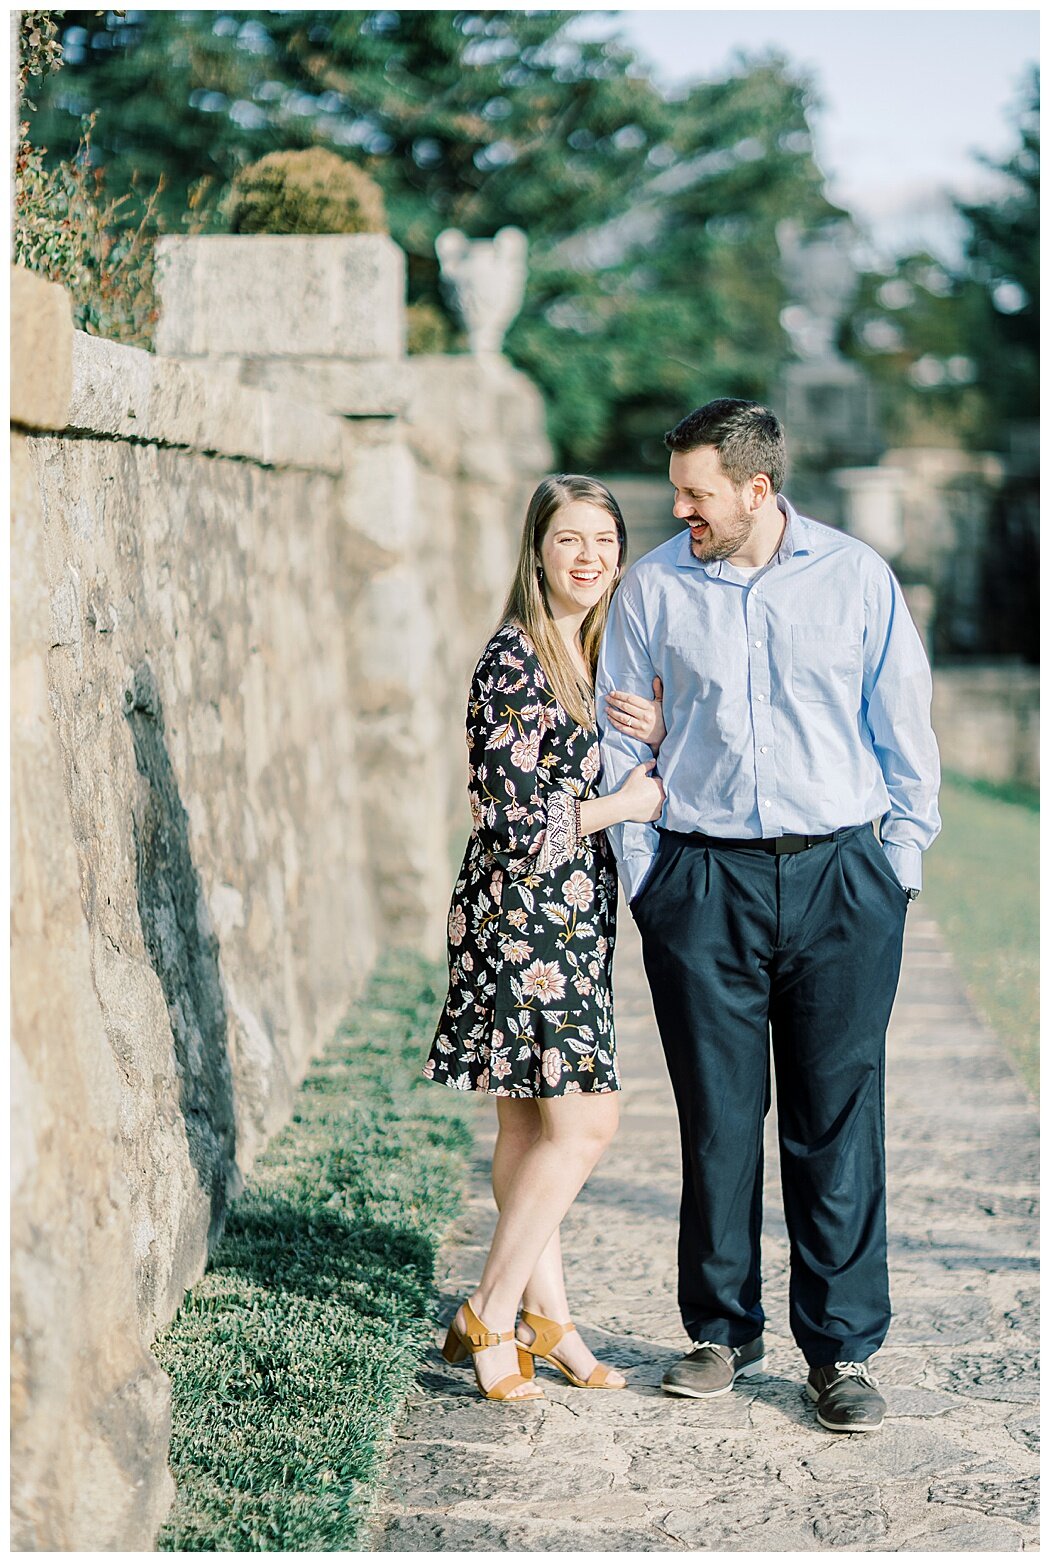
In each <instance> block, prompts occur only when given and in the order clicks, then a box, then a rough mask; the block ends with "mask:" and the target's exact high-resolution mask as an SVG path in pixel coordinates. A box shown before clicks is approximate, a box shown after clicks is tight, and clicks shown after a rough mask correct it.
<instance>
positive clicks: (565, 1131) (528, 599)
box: [424, 476, 664, 1400]
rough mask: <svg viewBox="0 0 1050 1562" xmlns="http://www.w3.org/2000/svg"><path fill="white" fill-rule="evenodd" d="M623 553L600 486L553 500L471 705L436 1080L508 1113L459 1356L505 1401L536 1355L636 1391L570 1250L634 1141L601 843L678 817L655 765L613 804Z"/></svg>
mask: <svg viewBox="0 0 1050 1562" xmlns="http://www.w3.org/2000/svg"><path fill="white" fill-rule="evenodd" d="M625 546H626V533H625V530H624V524H623V517H622V516H621V514H620V510H619V506H618V505H617V503H616V501H615V499H614V498H613V496H612V494H611V493H610V492H609V490H608V489H607V488H606V487H605V486H604V485H603V484H602V483H599V482H596V481H594V480H593V479H592V478H587V477H572V476H562V477H548V478H545V479H544V481H543V482H542V483H540V485H539V487H538V488H537V490H536V492H535V493H534V494H533V496H532V499H531V501H530V504H529V509H528V514H527V516H526V520H525V529H524V534H523V537H522V543H521V552H520V556H519V559H518V568H517V573H516V575H515V579H514V583H513V586H512V587H511V591H510V595H509V596H508V598H507V604H506V607H505V608H504V612H503V620H502V624H501V627H500V628H499V629H498V630H497V632H496V634H495V635H494V636H493V637H492V639H491V640H490V641H489V644H488V646H487V647H486V649H485V651H484V653H483V655H482V657H481V660H480V662H479V663H478V666H477V669H476V671H475V673H474V679H473V683H472V685H471V690H470V696H469V700H468V706H467V742H468V746H469V751H470V783H469V784H470V801H471V809H472V813H473V818H474V829H473V833H472V834H471V837H470V841H469V842H468V845H467V851H466V856H465V858H464V861H463V867H462V869H461V872H460V876H459V878H458V880H457V882H456V887H455V890H454V892H453V897H452V907H451V910H450V913H449V992H448V998H447V1000H446V1003H445V1007H444V1010H443V1011H442V1015H441V1019H440V1021H439V1024H438V1029H437V1034H436V1036H435V1038H434V1044H433V1047H432V1048H431V1053H430V1057H429V1059H428V1061H427V1064H426V1067H425V1069H424V1073H425V1074H426V1076H427V1078H429V1079H434V1080H437V1081H439V1082H441V1083H443V1084H446V1085H451V1086H453V1087H455V1088H456V1089H460V1090H479V1091H485V1092H488V1093H489V1094H492V1095H495V1096H496V1097H497V1112H498V1134H497V1139H496V1147H495V1151H494V1153H493V1162H492V1186H493V1191H494V1193H495V1197H496V1204H497V1206H498V1208H499V1211H500V1215H499V1221H498V1223H497V1226H496V1232H495V1236H494V1238H493V1242H492V1247H491V1249H490V1251H489V1255H488V1259H487V1261H486V1264H485V1269H484V1272H483V1274H482V1277H481V1281H480V1284H479V1285H478V1287H477V1289H476V1290H475V1291H474V1292H473V1293H472V1295H471V1296H470V1297H468V1298H467V1300H466V1301H465V1302H464V1303H463V1304H462V1306H461V1307H460V1308H459V1311H458V1312H457V1313H456V1316H455V1319H454V1320H453V1323H452V1327H451V1328H450V1330H449V1333H448V1338H447V1339H446V1341H445V1349H444V1354H445V1356H446V1358H447V1359H448V1360H450V1361H461V1360H463V1359H465V1357H466V1355H467V1353H468V1352H469V1353H470V1355H471V1356H472V1357H473V1362H474V1370H475V1373H476V1375H477V1380H478V1387H479V1388H480V1390H481V1392H482V1393H483V1394H484V1395H485V1396H486V1397H487V1398H489V1399H515V1400H517V1399H535V1398H540V1397H542V1396H541V1392H540V1390H539V1389H538V1387H537V1386H536V1384H535V1382H534V1381H533V1380H534V1372H535V1368H534V1363H535V1358H536V1357H537V1356H539V1357H541V1358H542V1359H544V1360H546V1361H547V1362H548V1363H549V1364H550V1365H552V1366H554V1367H557V1368H558V1370H559V1371H561V1372H562V1373H563V1374H564V1375H565V1376H566V1377H567V1378H568V1379H569V1381H570V1382H572V1383H573V1384H575V1385H577V1386H579V1387H584V1388H622V1387H623V1386H624V1383H625V1380H624V1378H623V1376H622V1375H621V1374H620V1373H617V1372H614V1371H612V1370H610V1369H609V1368H608V1367H603V1366H600V1365H599V1364H598V1362H597V1361H596V1360H595V1358H594V1356H593V1355H592V1354H591V1352H590V1351H589V1350H588V1348H587V1346H586V1345H585V1344H584V1343H583V1340H582V1339H581V1338H580V1336H579V1334H578V1333H577V1332H576V1331H575V1327H574V1325H573V1324H572V1323H571V1321H570V1318H569V1305H568V1301H567V1298H566V1295H565V1281H564V1277H563V1274H562V1262H561V1248H560V1244H559V1237H558V1228H559V1226H560V1224H561V1221H562V1218H563V1217H564V1215H565V1213H566V1211H567V1210H568V1209H569V1207H570V1206H571V1204H572V1203H573V1201H574V1199H575V1198H576V1195H577V1194H578V1193H579V1191H580V1189H581V1188H582V1186H583V1184H584V1182H585V1181H586V1179H587V1177H588V1175H589V1174H590V1172H591V1170H592V1169H593V1167H594V1166H595V1165H596V1164H597V1162H598V1160H599V1158H600V1156H601V1154H602V1152H603V1150H604V1149H605V1147H606V1145H607V1144H608V1143H609V1141H610V1139H611V1138H612V1136H613V1134H614V1133H615V1131H616V1127H617V1122H618V1105H617V1099H616V1092H617V1091H618V1090H619V1083H620V1082H619V1077H618V1074H617V1068H616V1054H615V1040H614V1033H613V1021H612V986H611V968H612V951H613V940H614V934H615V910H616V875H615V870H614V867H613V863H612V857H611V853H610V851H609V849H608V847H607V845H606V842H605V837H604V835H603V833H602V832H603V831H604V829H605V827H606V826H607V825H611V824H618V823H621V822H625V821H628V820H634V821H638V822H642V823H644V822H647V821H650V820H654V819H657V818H658V817H659V815H660V812H661V809H662V807H663V802H664V791H663V786H662V784H661V783H660V781H659V779H658V777H656V776H654V775H652V774H651V773H650V772H651V771H652V769H653V765H654V763H655V761H654V760H650V761H648V762H647V763H645V764H640V765H637V766H636V767H635V768H634V770H632V771H631V773H630V774H629V775H628V776H627V777H626V779H625V780H624V782H623V783H622V785H621V786H620V787H619V789H618V790H617V791H616V792H615V793H613V794H612V795H611V796H608V797H599V796H598V795H597V792H596V784H597V780H598V773H599V768H600V759H599V750H598V739H597V732H596V730H595V721H594V672H595V667H596V664H597V660H598V647H599V645H600V643H601V637H602V632H603V630H604V628H605V622H606V617H607V614H608V607H609V600H610V598H611V596H612V593H613V590H614V589H615V585H616V581H617V579H618V578H619V575H620V572H621V569H622V565H623V556H624V550H625ZM618 720H620V721H624V722H630V721H638V722H639V728H640V729H642V730H646V729H648V728H649V727H654V726H656V721H655V716H654V709H653V705H652V703H651V702H648V701H644V700H638V699H635V700H633V701H628V702H627V703H626V704H624V706H623V713H622V714H621V715H620V716H619V718H618ZM639 728H634V729H632V730H639ZM519 1302H521V1303H522V1304H523V1311H522V1321H521V1324H520V1325H519V1329H518V1333H517V1337H515V1332H514V1322H515V1317H516V1315H517V1310H518V1304H519ZM483 1320H484V1321H483Z"/></svg>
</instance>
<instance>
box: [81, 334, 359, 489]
mask: <svg viewBox="0 0 1050 1562" xmlns="http://www.w3.org/2000/svg"><path fill="white" fill-rule="evenodd" d="M68 422H69V427H70V428H72V429H75V430H76V431H77V432H78V433H87V434H102V435H106V436H109V437H114V436H116V437H119V438H123V439H136V440H144V441H146V442H148V443H150V444H157V445H169V446H173V447H177V448H181V449H186V450H193V451H200V452H207V453H209V454H215V455H223V456H229V457H232V458H234V459H241V460H253V461H258V462H260V463H262V464H263V465H266V466H288V467H299V468H306V469H307V470H311V471H324V472H329V473H332V474H335V473H337V472H339V471H340V470H341V468H342V464H343V453H344V438H345V430H344V429H343V427H342V425H341V424H340V422H339V421H338V420H337V419H336V418H334V417H325V416H324V415H323V414H321V413H320V412H319V411H318V410H317V409H316V408H313V407H304V406H303V405H302V403H301V402H298V401H291V400H288V399H287V398H285V397H283V396H282V397H279V396H275V395H272V394H270V393H268V392H265V391H256V390H249V389H246V388H243V387H242V386H240V385H238V384H237V383H236V382H234V381H232V380H230V378H229V377H228V376H225V375H223V374H221V373H220V374H212V373H211V372H210V366H209V365H204V366H198V367H187V366H184V365H182V364H179V363H169V362H168V361H167V360H165V359H159V358H156V357H155V356H154V355H153V354H152V353H148V352H144V351H143V350H142V349H141V348H138V347H125V346H123V345H122V344H121V343H120V342H110V341H107V340H106V339H105V338H104V337H99V336H88V335H86V334H85V333H84V332H83V331H77V332H75V333H74V334H73V387H72V394H71V397H70V405H69V417H68Z"/></svg>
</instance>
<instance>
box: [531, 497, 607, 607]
mask: <svg viewBox="0 0 1050 1562" xmlns="http://www.w3.org/2000/svg"><path fill="white" fill-rule="evenodd" d="M540 562H541V563H542V565H543V584H544V586H545V587H546V590H547V602H548V604H549V606H550V609H551V612H552V613H553V614H555V615H563V614H568V613H587V612H589V611H590V609H591V608H592V607H594V605H595V603H597V602H600V601H601V599H602V597H603V596H604V595H605V593H606V592H607V591H608V590H609V588H610V586H611V585H612V583H613V581H614V580H615V579H616V569H617V566H618V564H619V562H620V539H619V537H618V536H617V532H616V522H615V521H614V520H613V518H612V516H611V515H610V514H609V512H608V511H607V510H603V509H602V508H601V506H600V505H596V504H591V503H590V501H589V500H587V499H573V500H572V501H571V502H570V503H569V504H563V505H562V506H561V508H560V509H559V510H558V512H557V514H556V515H555V516H553V517H552V519H551V522H550V525H549V526H548V527H547V531H546V534H545V536H544V538H543V542H542V543H541V545H540Z"/></svg>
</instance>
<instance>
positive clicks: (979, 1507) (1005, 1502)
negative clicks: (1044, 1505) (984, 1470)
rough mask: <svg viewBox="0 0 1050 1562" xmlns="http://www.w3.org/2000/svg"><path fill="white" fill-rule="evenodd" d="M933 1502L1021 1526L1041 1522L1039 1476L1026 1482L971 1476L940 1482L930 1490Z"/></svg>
mask: <svg viewBox="0 0 1050 1562" xmlns="http://www.w3.org/2000/svg"><path fill="white" fill-rule="evenodd" d="M930 1501H931V1502H943V1503H948V1504H950V1505H951V1506H952V1507H956V1508H971V1509H973V1510H974V1511H975V1512H977V1513H980V1514H982V1515H983V1516H984V1517H985V1518H989V1519H1013V1520H1014V1522H1015V1523H1018V1524H1038V1522H1039V1482H1038V1479H1037V1478H1036V1477H1035V1476H1032V1477H1031V1478H1029V1479H1026V1480H1022V1481H994V1480H981V1479H980V1478H979V1477H976V1476H969V1475H968V1476H963V1477H962V1478H961V1479H959V1480H953V1481H939V1482H935V1483H934V1484H933V1485H932V1486H931V1487H930Z"/></svg>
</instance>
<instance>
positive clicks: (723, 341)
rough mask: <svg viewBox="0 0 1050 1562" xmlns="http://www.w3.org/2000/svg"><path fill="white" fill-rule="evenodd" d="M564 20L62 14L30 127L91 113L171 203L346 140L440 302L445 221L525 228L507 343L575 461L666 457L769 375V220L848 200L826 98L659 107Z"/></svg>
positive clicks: (100, 138) (764, 70)
mask: <svg viewBox="0 0 1050 1562" xmlns="http://www.w3.org/2000/svg"><path fill="white" fill-rule="evenodd" d="M573 15H574V13H572V12H564V11H562V12H549V11H520V10H513V9H512V10H507V11H418V10H410V11H310V12H301V11H286V12H281V11H250V12H243V11H242V12H236V13H230V12H171V11H167V12H164V11H159V12H158V11H141V12H127V13H126V14H125V15H124V17H123V19H121V17H120V15H119V13H117V14H114V13H107V14H106V16H105V19H104V21H102V22H100V21H99V20H98V18H97V16H96V14H95V13H89V12H67V13H65V18H64V33H63V45H64V50H65V58H66V64H65V67H64V70H63V71H62V73H61V75H60V77H59V78H56V79H55V80H54V81H52V82H48V83H45V91H44V93H43V94H42V96H41V105H40V113H39V115H38V117H37V123H36V125H35V127H34V136H35V139H36V140H37V141H38V143H40V144H44V145H46V146H48V148H49V149H50V155H52V156H54V155H56V154H59V153H62V152H64V151H65V150H66V149H67V148H68V146H69V144H70V141H71V138H72V137H73V136H74V134H75V130H76V127H77V125H78V123H79V116H80V115H82V114H83V113H84V112H86V111H88V110H89V109H90V110H91V111H97V122H96V126H95V131H94V146H95V149H96V155H97V156H99V157H100V158H102V159H103V160H104V161H105V163H106V168H107V178H108V180H109V181H110V186H111V188H112V189H113V191H114V193H116V194H119V193H120V192H121V190H122V189H124V188H128V187H130V186H131V184H132V182H133V180H134V179H135V178H136V177H138V178H140V179H144V180H145V181H147V182H152V181H155V180H156V178H157V177H158V176H160V175H161V174H163V176H164V180H165V190H164V194H163V200H164V201H165V202H166V203H167V210H168V215H169V218H170V220H172V221H175V220H176V219H177V216H178V213H179V212H180V211H181V209H182V208H183V207H184V206H185V204H186V203H187V201H188V200H189V199H190V198H191V195H192V197H193V198H195V199H196V198H198V197H199V191H200V187H201V182H202V181H203V180H208V181H211V184H212V187H213V189H214V191H215V193H216V194H218V192H219V191H221V190H222V189H223V188H225V187H226V186H227V185H228V184H229V182H230V180H231V179H232V178H233V177H234V176H235V175H236V173H237V171H238V170H239V169H240V168H241V167H242V166H243V165H244V164H245V163H247V162H249V161H253V160H255V159H256V158H258V157H260V156H261V155H263V154H265V153H267V152H270V151H274V150H283V149H286V148H297V147H307V146H312V145H316V144H321V145H325V146H330V147H333V148H334V149H336V150H339V151H341V152H342V153H343V154H344V155H346V156H349V157H351V158H352V159H353V160H354V161H355V162H357V163H359V164H360V165H361V166H362V167H363V168H364V169H365V170H366V171H367V172H368V173H369V174H370V175H371V176H372V177H373V178H375V179H376V180H377V182H378V183H379V184H380V185H381V186H382V188H383V191H384V196H385V200H386V206H387V211H388V214H389V218H390V227H391V233H392V235H393V237H394V238H395V239H396V241H397V242H398V243H399V244H400V245H401V246H402V247H403V248H404V249H405V250H406V252H407V255H408V262H409V296H410V299H411V300H412V301H413V302H417V301H418V302H421V303H423V304H425V305H427V306H429V308H430V309H431V310H435V309H439V308H441V307H442V304H441V295H440V289H439V282H438V272H437V265H436V259H435V255H434V239H435V237H436V235H437V233H438V232H439V231H440V230H441V229H442V228H444V227H450V226H455V227H458V228H461V229H463V230H464V231H465V232H466V233H468V234H469V235H471V236H474V237H489V236H491V235H492V234H493V233H494V232H495V231H497V230H498V229H499V228H500V227H501V226H503V225H505V224H508V223H514V224H517V225H518V226H520V227H522V228H523V229H524V230H525V232H526V233H527V235H528V238H529V243H530V281H529V288H528V294H527V298H526V301H525V306H524V308H523V311H522V314H521V316H520V318H519V320H518V322H517V324H516V325H515V327H514V329H513V331H512V332H511V335H510V337H509V339H508V352H509V353H510V355H511V356H512V357H513V358H514V359H515V360H516V361H517V362H518V363H519V364H520V365H521V366H522V367H523V368H525V369H526V370H527V371H528V372H529V373H531V374H532V375H533V376H534V377H535V378H536V379H537V380H538V381H539V383H540V384H541V386H542V387H543V389H544V391H545V393H546V396H547V401H548V408H549V416H550V426H551V432H552V436H553V438H554V441H555V444H556V446H557V449H558V457H559V460H560V461H561V462H563V463H566V464H569V465H575V466H591V465H594V464H598V463H600V464H601V465H602V466H603V467H604V468H605V469H606V470H608V469H611V468H617V469H620V470H624V469H628V468H631V467H635V466H637V465H639V463H641V464H642V465H643V466H644V465H646V464H662V461H663V451H662V447H661V445H660V434H661V432H662V430H663V429H664V428H665V427H666V426H667V425H668V424H669V423H670V422H673V421H674V420H675V419H676V418H677V417H679V416H681V414H682V412H683V411H684V410H687V409H688V407H690V406H693V405H696V404H697V402H698V401H701V400H703V399H705V398H706V397H707V396H709V395H715V394H726V393H733V394H745V395H747V394H753V395H756V396H765V395H768V394H769V391H770V389H771V387H772V385H773V384H774V382H775V377H776V374H777V372H778V370H779V368H780V366H781V362H782V360H783V358H784V356H785V354H786V352H787V342H786V339H785V337H784V334H783V332H782V330H781V328H780V324H779V315H780V311H781V308H782V306H783V303H784V302H785V299H784V296H783V287H782V284H781V282H780V279H779V275H778V254H777V247H776V242H775V228H776V224H777V221H778V220H779V219H780V218H781V217H784V216H787V215H793V216H796V217H800V218H801V219H802V220H803V221H804V222H805V221H810V222H819V221H821V220H823V219H824V218H825V217H827V216H829V215H831V214H832V208H831V207H830V206H828V204H827V202H826V201H825V199H824V197H823V195H822V193H821V178H820V174H819V171H818V169H817V167H816V164H815V162H814V160H813V156H812V150H811V146H810V142H809V135H808V125H807V115H808V111H809V108H810V105H811V102H812V93H811V89H810V87H809V85H808V83H807V82H806V81H805V80H804V79H800V78H798V77H796V76H795V74H793V73H792V71H791V70H790V68H789V67H788V65H787V63H786V62H785V61H784V60H782V59H779V58H777V57H768V58H763V59H756V60H750V61H749V60H744V59H742V60H740V61H739V62H738V64H737V66H736V68H735V69H734V70H733V71H732V72H731V73H730V76H729V78H728V79H727V80H726V81H724V82H718V83H708V84H705V85H702V86H698V87H696V88H694V89H693V90H692V91H690V92H688V93H687V94H685V95H684V96H682V97H680V98H679V99H676V100H668V99H666V98H665V97H664V96H662V95H661V93H660V92H659V91H658V90H657V89H656V87H655V86H654V84H653V83H652V82H651V81H650V80H649V79H648V77H647V75H646V74H645V72H644V71H643V70H642V69H641V68H640V66H639V64H638V62H637V60H636V59H635V57H634V56H633V54H632V53H631V51H630V50H629V49H628V48H627V47H626V46H625V45H623V44H622V43H620V42H617V41H616V40H612V41H605V42H584V41H580V40H576V39H574V38H573V37H572V36H571V33H570V32H569V30H568V24H569V23H570V22H571V20H572V18H573ZM213 210H214V212H215V214H216V216H215V221H216V222H218V221H219V220H220V217H219V206H218V203H217V202H216V203H215V204H214V206H213ZM581 235H582V236H584V242H583V243H582V247H581ZM588 243H589V244H590V250H589V251H588Z"/></svg>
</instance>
